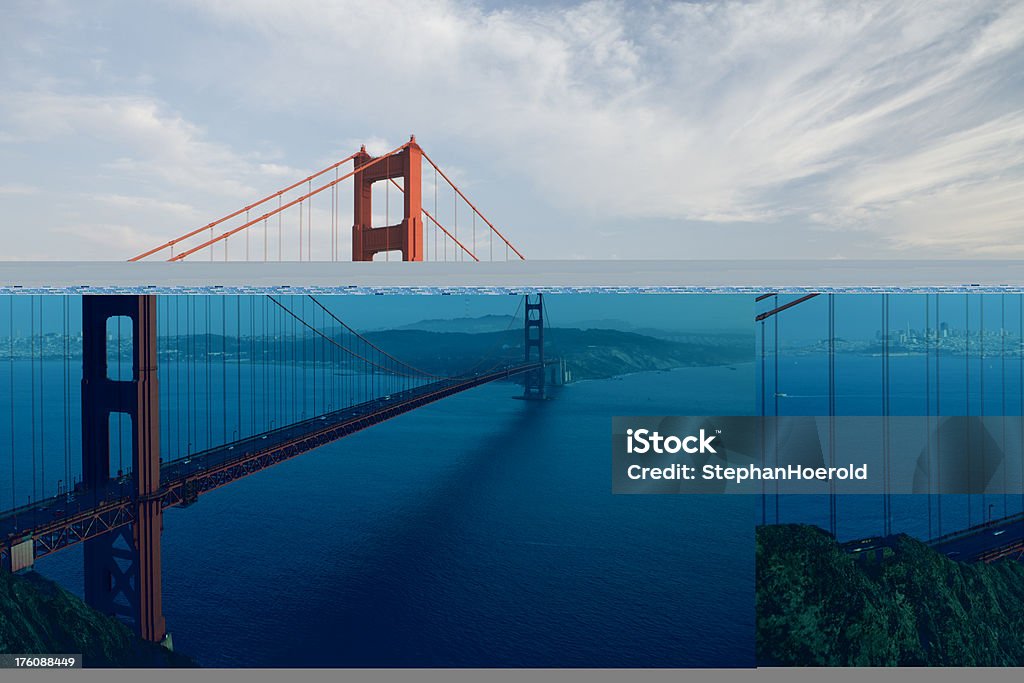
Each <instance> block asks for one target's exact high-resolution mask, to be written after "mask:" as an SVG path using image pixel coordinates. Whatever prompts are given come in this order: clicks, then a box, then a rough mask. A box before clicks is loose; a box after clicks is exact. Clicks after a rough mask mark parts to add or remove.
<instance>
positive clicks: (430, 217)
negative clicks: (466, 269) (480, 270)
mask: <svg viewBox="0 0 1024 683" xmlns="http://www.w3.org/2000/svg"><path fill="white" fill-rule="evenodd" d="M391 184H392V185H394V186H395V187H397V188H398V189H399V190H401V191H402V192H405V189H404V188H403V187H402V186H401V185H399V184H398V183H396V182H395V181H394V179H393V178H392V179H391ZM422 211H423V215H424V216H426V217H427V218H429V219H430V221H431V222H432V223H433V224H434V225H436V226H437V227H438V228H440V229H441V232H443V233H444V234H445V235H447V236H448V238H449V239H450V240H451V241H452V242H455V244H457V245H459V248H461V249H462V251H464V252H466V253H467V254H469V255H470V257H471V258H472V259H473V260H474V261H477V262H479V261H480V259H479V258H477V255H476V254H474V253H473V252H471V251H470V250H469V249H468V248H467V247H466V245H464V244H463V243H462V242H460V241H459V239H458V238H457V237H456V236H455V235H453V234H451V232H449V231H448V228H446V227H444V226H443V225H441V224H440V223H439V222H438V220H437V219H436V218H434V217H433V216H432V215H431V214H430V212H429V211H427V210H426V209H422Z"/></svg>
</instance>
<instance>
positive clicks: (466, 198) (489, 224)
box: [423, 152, 526, 261]
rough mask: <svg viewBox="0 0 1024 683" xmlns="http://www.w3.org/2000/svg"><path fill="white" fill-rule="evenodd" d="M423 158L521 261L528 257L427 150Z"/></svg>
mask: <svg viewBox="0 0 1024 683" xmlns="http://www.w3.org/2000/svg"><path fill="white" fill-rule="evenodd" d="M423 158H424V159H426V160H427V161H428V162H429V163H430V165H431V166H433V167H434V170H436V171H437V172H438V173H440V174H441V177H442V178H444V179H445V181H446V182H447V183H448V184H449V185H451V186H452V189H453V190H455V193H456V194H458V195H459V196H460V197H462V201H464V202H466V203H467V204H469V208H471V209H473V212H474V213H475V214H476V215H477V216H480V218H481V219H482V220H483V222H484V223H486V224H487V226H488V227H489V228H490V229H491V230H493V231H494V234H495V235H497V236H498V237H500V238H501V241H502V242H504V243H505V245H506V246H507V247H508V248H509V249H511V250H512V251H514V252H515V253H516V256H518V257H519V260H521V261H525V260H526V257H525V256H523V255H522V254H521V253H520V252H519V250H518V249H516V248H515V247H514V246H512V243H511V242H509V241H508V240H507V239H506V238H505V236H504V235H502V234H501V231H499V230H498V229H497V228H496V227H494V223H491V222H490V221H489V220H487V216H485V215H483V214H482V213H480V210H479V209H478V208H476V206H475V205H474V204H473V202H471V201H469V198H468V197H466V195H464V194H462V190H460V189H459V188H458V187H457V186H456V185H455V183H453V182H452V179H451V178H449V177H448V176H447V175H445V172H444V171H442V170H441V169H440V168H438V166H437V164H435V163H434V160H433V159H431V158H430V157H429V156H428V155H427V153H426V152H423Z"/></svg>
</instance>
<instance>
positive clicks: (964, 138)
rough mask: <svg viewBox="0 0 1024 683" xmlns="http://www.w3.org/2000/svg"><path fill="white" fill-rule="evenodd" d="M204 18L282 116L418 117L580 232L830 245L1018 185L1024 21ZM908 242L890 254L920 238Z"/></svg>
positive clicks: (236, 6)
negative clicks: (989, 189) (249, 53)
mask: <svg viewBox="0 0 1024 683" xmlns="http://www.w3.org/2000/svg"><path fill="white" fill-rule="evenodd" d="M201 6H202V8H203V9H204V11H206V12H208V13H209V15H210V16H211V17H213V18H214V19H215V20H216V21H218V22H222V23H223V24H224V25H227V24H230V25H232V26H236V27H242V30H243V31H248V32H250V33H251V35H252V36H253V37H254V40H256V41H258V42H259V43H260V44H261V45H264V46H265V48H266V49H265V50H264V51H263V54H264V55H265V57H264V58H263V59H262V60H260V59H259V58H257V61H259V64H258V65H256V66H255V67H253V68H248V69H242V70H240V71H239V72H237V73H235V72H232V73H233V76H234V78H233V79H232V81H233V82H235V83H237V84H238V85H239V87H240V88H242V89H243V90H244V89H245V88H250V89H253V90H258V89H260V88H261V87H263V86H262V85H261V84H264V83H265V79H267V78H269V80H271V81H272V82H274V83H276V84H278V85H283V87H284V88H285V96H284V97H281V98H279V105H278V106H282V107H287V106H289V105H288V104H286V103H292V104H293V105H294V106H305V103H308V102H310V101H319V102H323V103H324V104H325V105H327V104H328V103H330V105H333V106H342V105H344V106H347V107H350V108H351V107H355V108H358V107H359V106H360V105H361V104H365V105H366V108H367V109H372V110H373V112H374V114H375V116H377V117H378V119H379V120H381V121H383V122H388V123H391V122H393V121H398V120H400V118H401V116H402V115H403V114H404V113H406V111H407V108H408V106H410V105H409V104H406V102H408V103H410V104H411V106H413V107H414V108H415V110H416V111H415V113H416V115H417V118H418V119H420V120H422V119H424V118H426V119H429V123H428V124H427V126H428V128H441V129H443V130H446V131H449V132H450V131H458V135H462V136H464V137H467V138H470V139H472V141H473V144H481V145H484V146H485V147H486V148H487V149H488V150H491V151H492V152H494V153H495V154H496V155H497V156H499V157H500V158H501V159H503V160H504V162H505V163H506V164H507V165H509V166H511V165H513V164H514V165H516V166H518V167H519V168H521V169H522V170H523V172H524V173H525V174H527V175H528V176H529V177H530V178H532V179H534V181H535V186H534V188H535V191H537V192H541V193H546V195H547V197H546V198H547V200H548V201H550V202H553V203H556V204H560V205H562V206H563V207H564V208H566V209H568V210H581V209H582V210H584V211H587V212H590V213H595V214H600V215H601V216H604V217H609V216H610V217H615V218H638V217H640V218H643V217H648V218H655V217H656V218H667V219H678V220H693V221H707V222H736V221H742V222H759V223H766V222H767V223H773V224H774V223H780V222H787V221H791V222H805V223H806V222H809V223H814V222H816V221H818V220H820V221H822V222H823V223H824V224H825V225H829V224H832V223H835V222H842V221H845V220H848V219H849V218H851V217H856V216H858V215H860V214H864V213H867V214H871V215H876V214H878V213H880V212H884V211H886V210H887V208H886V207H890V208H891V205H892V202H894V201H898V200H899V199H900V198H902V199H905V200H906V199H910V198H911V197H913V198H915V199H916V200H917V201H918V206H920V207H922V210H923V209H924V208H926V206H927V202H926V201H925V198H926V197H927V196H931V194H929V193H933V192H934V189H935V184H936V183H941V184H942V185H943V186H944V187H947V188H949V187H951V186H953V185H955V184H957V183H963V182H979V181H980V180H981V179H984V180H985V181H986V182H989V183H997V184H1000V185H1001V186H1003V187H1004V190H1003V191H1004V192H1005V191H1009V189H1010V188H1013V187H1016V185H1017V183H1018V180H1019V178H1020V173H1021V169H1020V168H1019V167H1013V165H1012V164H1013V160H1014V159H1015V158H1018V157H1019V154H1020V151H1021V149H1022V148H1024V145H1022V141H1021V139H1020V137H1019V135H1018V134H1017V128H1016V126H1017V125H1018V123H1019V120H1020V113H1021V111H1022V104H1024V101H1022V100H1024V98H1022V96H1021V92H1020V89H1019V88H1018V89H1017V91H1016V92H1014V91H1013V90H1012V87H1013V84H1014V82H1015V79H1016V78H1017V76H1016V74H1017V73H1019V72H1020V71H1022V70H1024V58H1022V54H1021V47H1022V43H1024V6H1022V5H1020V4H1019V3H980V4H967V3H958V2H940V3H926V4H920V5H911V4H909V3H884V2H869V3H848V4H838V5H837V4H836V3H832V2H815V1H809V0H808V1H795V2H787V3H777V2H726V3H666V2H659V3H652V4H647V5H629V4H622V3H611V2H588V3H583V4H581V5H578V6H575V7H571V8H569V9H562V8H549V9H525V8H524V9H514V8H512V7H509V8H507V9H495V10H485V9H482V8H480V7H479V6H476V5H469V4H464V3H457V2H443V3H439V4H429V3H425V4H416V5H409V4H408V3H402V2H383V1H382V2H377V3H372V4H370V5H367V4H365V3H354V2H353V3H346V2H342V3H336V4H335V5H333V6H332V9H331V10H329V11H322V10H318V8H319V4H318V3H312V2H303V1H302V0H297V1H296V2H292V3H288V4H287V5H282V4H279V3H270V2H265V3H257V4H255V5H254V4H253V3H251V2H241V1H236V0H221V1H219V2H213V3H206V2H204V3H202V5H201ZM382 36H387V39H386V41H385V42H384V45H383V46H381V45H380V44H379V41H380V39H381V37H382ZM337 73H345V74H346V76H347V80H348V84H347V87H346V88H345V89H343V90H339V89H337V88H335V87H334V84H335V82H336V81H335V79H334V78H332V77H331V74H337ZM1017 85H1019V82H1018V83H1017ZM352 93H359V94H360V97H359V98H358V99H356V100H352V99H351V98H350V95H351V94H352ZM452 134H454V133H452ZM993 149H999V150H1000V151H1001V152H1000V153H999V154H997V155H995V156H992V155H989V154H987V153H986V152H985V151H984V150H993ZM1007 164H1010V166H1009V167H1008V166H1007ZM878 173H884V174H885V177H886V180H885V181H882V180H881V176H880V175H876V176H875V178H876V180H872V174H878ZM936 174H938V175H940V176H941V178H939V177H937V175H936ZM897 177H898V180H897ZM848 186H849V187H848ZM950 192H951V190H948V189H947V190H946V191H945V195H944V196H948V197H953V196H954V194H950ZM878 193H882V194H887V195H889V196H888V198H884V197H882V196H880V195H879V194H878ZM955 196H958V197H959V198H960V200H961V201H965V202H966V201H969V200H971V199H972V198H979V199H980V197H979V196H978V195H976V194H972V193H959V194H955ZM837 200H838V203H837ZM950 201H953V200H952V199H950ZM906 212H907V209H906V207H904V208H903V210H902V212H901V215H904V217H905V219H906V220H908V221H911V220H913V214H912V213H906ZM893 215H897V214H896V213H894V214H893ZM1014 215H1016V214H1014ZM993 220H995V221H997V223H998V222H999V220H1000V219H999V217H998V216H996V215H990V214H988V213H986V214H985V219H984V221H986V222H975V224H974V226H973V228H972V230H973V231H975V232H976V233H978V234H983V233H984V232H985V231H986V230H987V229H989V227H987V226H990V227H991V229H993V230H995V229H997V224H996V223H990V222H987V221H993ZM861 227H869V226H861ZM893 227H894V226H893V225H892V224H891V222H889V223H888V224H887V228H888V229H892V228H893ZM902 230H903V235H902V237H900V238H899V239H896V240H894V243H901V244H910V243H912V242H913V239H914V238H913V235H916V234H918V233H917V231H915V230H914V229H913V227H912V226H910V225H908V226H904V227H903V228H902Z"/></svg>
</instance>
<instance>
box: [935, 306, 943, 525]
mask: <svg viewBox="0 0 1024 683" xmlns="http://www.w3.org/2000/svg"><path fill="white" fill-rule="evenodd" d="M941 328H942V315H941V309H940V307H939V295H938V294H936V295H935V481H936V485H937V488H938V489H939V495H938V497H937V498H936V500H935V517H936V531H937V532H938V533H937V535H939V536H941V535H942V497H943V494H944V492H945V489H944V487H943V485H942V373H941V372H940V371H939V362H940V360H941V359H942V336H941V334H942V333H941Z"/></svg>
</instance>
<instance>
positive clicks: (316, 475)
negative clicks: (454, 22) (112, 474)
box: [39, 365, 756, 667]
mask: <svg viewBox="0 0 1024 683" xmlns="http://www.w3.org/2000/svg"><path fill="white" fill-rule="evenodd" d="M752 386H753V366H752V365H748V366H738V369H737V368H734V369H729V368H725V367H720V368H688V369H681V370H677V371H673V372H667V373H641V374H637V375H632V376H627V377H623V378H618V379H611V380H597V381H587V382H580V383H577V384H574V385H570V386H568V387H565V388H564V389H563V390H562V391H561V393H560V395H558V397H557V399H556V400H552V401H546V402H543V403H534V402H524V401H518V400H514V399H513V397H514V396H515V395H516V394H517V393H519V391H520V390H519V389H518V388H517V387H515V386H513V385H511V384H505V383H498V384H492V385H486V386H483V387H480V388H477V389H474V390H472V391H470V392H466V393H464V394H460V395H457V396H455V397H452V398H449V399H445V400H444V401H441V402H440V403H437V404H434V405H431V406H428V407H426V408H423V409H420V410H417V411H414V412H412V413H409V414H406V415H404V416H401V417H399V418H396V419H394V420H392V421H390V422H387V423H385V424H382V425H379V426H377V427H374V428H372V429H369V430H367V431H364V432H362V433H359V434H357V435H354V436H352V437H349V438H346V439H343V440H341V441H338V442H335V443H333V444H330V445H328V446H325V447H323V448H320V449H319V450H317V451H315V452H313V453H309V454H307V455H304V456H302V457H299V458H296V459H294V460H292V461H289V462H285V463H282V464H280V465H278V466H276V467H274V468H272V469H270V470H267V471H265V472H262V473H259V474H256V475H254V476H251V477H248V478H246V479H244V480H241V481H239V482H236V483H234V484H232V485H231V486H229V487H226V488H223V489H220V490H218V491H216V492H213V493H211V494H209V495H206V496H204V497H203V498H202V499H201V500H200V501H199V502H198V503H197V504H196V505H195V506H193V507H191V508H188V509H185V510H170V511H168V513H167V515H166V518H165V530H164V534H163V552H164V555H163V557H164V563H163V565H164V611H165V614H166V617H167V623H168V628H169V630H170V631H171V632H172V633H173V635H174V642H175V646H176V648H177V649H179V650H180V651H182V652H185V653H187V654H189V655H191V656H193V657H195V659H196V660H197V661H198V662H199V663H200V664H202V665H204V666H251V667H277V666H283V667H291V666H649V667H650V666H653V667H667V666H751V665H753V663H754V656H753V628H754V595H753V590H754V567H753V559H754V557H753V521H754V520H755V503H756V499H755V498H753V497H745V496H718V497H712V496H707V497H705V496H699V497H698V496H613V495H612V494H611V492H610V491H611V472H610V442H609V434H610V428H611V417H612V416H613V415H628V414H711V415H714V414H751V413H752V411H753V400H752V399H753V392H752ZM39 569H40V570H41V571H42V572H43V573H44V574H46V575H48V576H51V577H53V578H56V579H57V580H59V581H60V582H61V583H62V584H63V585H65V586H68V587H69V588H72V589H74V590H75V591H80V589H81V553H80V549H77V548H75V549H70V550H68V551H65V552H62V553H58V554H57V555H55V556H53V557H51V558H47V559H45V560H43V561H42V562H40V564H39Z"/></svg>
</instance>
